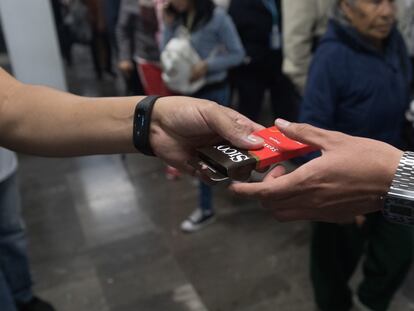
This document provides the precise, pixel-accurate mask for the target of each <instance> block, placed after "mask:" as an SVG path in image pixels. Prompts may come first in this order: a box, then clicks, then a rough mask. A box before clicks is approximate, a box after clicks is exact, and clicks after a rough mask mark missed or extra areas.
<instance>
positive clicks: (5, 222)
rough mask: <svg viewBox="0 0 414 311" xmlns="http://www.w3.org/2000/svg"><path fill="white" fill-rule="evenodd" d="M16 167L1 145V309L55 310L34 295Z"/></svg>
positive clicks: (14, 160) (9, 310)
mask: <svg viewBox="0 0 414 311" xmlns="http://www.w3.org/2000/svg"><path fill="white" fill-rule="evenodd" d="M17 166H18V163H17V157H16V155H15V154H14V153H13V152H11V151H9V150H7V149H4V148H0V207H1V208H0V310H1V311H54V310H55V309H54V308H53V307H52V306H51V305H50V304H49V303H48V302H46V301H43V300H41V299H40V298H38V297H36V296H34V294H33V288H32V286H33V283H32V277H31V273H30V266H29V256H28V249H27V240H26V235H25V225H24V221H23V218H22V210H21V203H20V192H19V188H18V183H17Z"/></svg>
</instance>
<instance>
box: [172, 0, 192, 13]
mask: <svg viewBox="0 0 414 311" xmlns="http://www.w3.org/2000/svg"><path fill="white" fill-rule="evenodd" d="M191 1H192V0H170V3H171V4H172V5H173V7H174V9H176V10H177V11H178V12H180V13H185V12H188V11H189V10H190V9H191Z"/></svg>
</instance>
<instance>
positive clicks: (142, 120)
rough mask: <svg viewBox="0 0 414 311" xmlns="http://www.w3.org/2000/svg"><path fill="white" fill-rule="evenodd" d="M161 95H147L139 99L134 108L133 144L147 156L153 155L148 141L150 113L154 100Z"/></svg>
mask: <svg viewBox="0 0 414 311" xmlns="http://www.w3.org/2000/svg"><path fill="white" fill-rule="evenodd" d="M160 97H161V96H148V97H145V98H144V99H143V100H141V101H140V102H139V103H138V104H137V106H136V108H135V114H134V134H133V140H134V146H135V148H136V149H137V150H138V151H139V152H141V153H143V154H145V155H148V156H155V153H154V151H153V150H152V147H151V143H150V125H151V114H152V109H153V108H154V104H155V102H156V101H157V100H158V98H160Z"/></svg>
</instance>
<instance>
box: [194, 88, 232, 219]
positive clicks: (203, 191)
mask: <svg viewBox="0 0 414 311" xmlns="http://www.w3.org/2000/svg"><path fill="white" fill-rule="evenodd" d="M194 96H195V97H197V98H201V99H207V100H211V101H213V102H216V103H218V104H220V105H222V106H226V107H227V106H229V105H230V86H229V85H224V86H223V87H220V88H217V89H210V90H206V91H203V90H201V91H199V92H197V94H195V95H194ZM212 201H213V194H212V189H211V187H210V186H208V185H206V184H205V183H203V182H201V181H200V183H199V206H200V208H201V210H202V211H203V214H204V215H209V214H212V213H214V210H213V203H212Z"/></svg>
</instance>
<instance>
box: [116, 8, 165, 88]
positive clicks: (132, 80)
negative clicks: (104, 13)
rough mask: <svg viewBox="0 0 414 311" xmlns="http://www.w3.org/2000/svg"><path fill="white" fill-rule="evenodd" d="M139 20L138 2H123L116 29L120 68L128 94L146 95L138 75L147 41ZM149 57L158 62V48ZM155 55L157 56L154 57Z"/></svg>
mask: <svg viewBox="0 0 414 311" xmlns="http://www.w3.org/2000/svg"><path fill="white" fill-rule="evenodd" d="M140 31H141V30H140V19H139V5H138V1H136V0H121V6H120V10H119V18H118V24H117V27H116V39H117V44H118V51H119V54H118V68H119V70H120V71H121V73H122V75H123V77H124V79H125V84H126V88H127V94H130V95H138V94H144V93H145V92H144V88H143V86H142V83H141V79H140V77H139V75H138V68H137V63H138V58H139V55H141V57H145V55H143V54H142V51H145V50H146V49H145V46H144V44H145V41H144V42H141V40H140V37H139V33H140ZM150 51H155V52H151V53H149V57H150V58H151V57H152V58H154V59H155V60H156V61H158V58H159V53H158V47H157V46H155V49H150ZM154 55H155V56H154Z"/></svg>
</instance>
